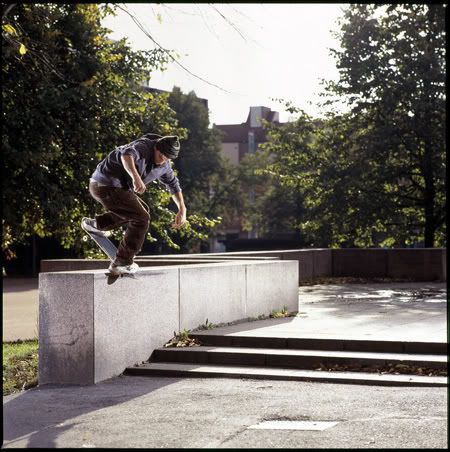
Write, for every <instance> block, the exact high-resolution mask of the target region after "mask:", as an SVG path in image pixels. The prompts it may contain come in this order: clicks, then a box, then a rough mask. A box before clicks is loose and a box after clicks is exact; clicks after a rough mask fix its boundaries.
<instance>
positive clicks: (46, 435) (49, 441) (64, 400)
mask: <svg viewBox="0 0 450 452" xmlns="http://www.w3.org/2000/svg"><path fill="white" fill-rule="evenodd" d="M130 378H132V379H133V382H135V381H136V382H137V380H136V379H140V380H141V381H145V383H144V384H130V381H129V379H130ZM179 380H180V379H179V378H149V377H126V376H123V375H121V376H119V377H115V378H112V379H110V380H106V381H104V382H100V383H97V384H96V385H92V386H75V385H64V386H59V385H45V386H43V387H37V388H33V389H29V390H28V391H25V392H22V393H20V394H14V395H11V396H7V398H8V400H6V401H5V397H4V399H3V400H4V401H3V447H5V446H6V447H17V446H15V444H14V443H15V442H17V441H18V440H22V441H23V440H25V439H26V438H27V437H28V442H27V445H26V447H27V448H34V447H36V448H42V447H48V448H56V447H58V446H57V442H56V440H57V438H58V436H60V435H61V434H62V433H64V432H66V431H69V430H70V429H71V428H73V427H74V426H76V425H77V421H76V420H75V419H76V418H77V417H78V416H81V415H83V414H86V413H90V412H93V411H99V416H101V410H102V409H103V408H107V407H114V406H119V405H121V404H125V403H126V402H129V401H131V400H133V399H136V398H138V397H140V396H143V395H145V394H148V393H150V392H153V391H157V390H159V389H161V388H163V387H164V386H167V385H170V384H173V383H176V382H177V381H179ZM71 420H72V422H70V421H71ZM87 442H89V441H87ZM5 443H6V444H5Z"/></svg>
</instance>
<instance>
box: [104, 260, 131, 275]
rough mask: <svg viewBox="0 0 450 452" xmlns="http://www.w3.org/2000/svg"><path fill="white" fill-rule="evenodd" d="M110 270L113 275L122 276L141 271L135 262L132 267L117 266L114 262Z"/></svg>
mask: <svg viewBox="0 0 450 452" xmlns="http://www.w3.org/2000/svg"><path fill="white" fill-rule="evenodd" d="M108 270H109V271H110V273H112V274H113V275H122V274H124V273H136V272H137V271H138V270H139V265H138V264H136V263H135V262H133V263H132V264H130V265H116V264H114V263H113V262H112V263H111V265H110V266H109V268H108Z"/></svg>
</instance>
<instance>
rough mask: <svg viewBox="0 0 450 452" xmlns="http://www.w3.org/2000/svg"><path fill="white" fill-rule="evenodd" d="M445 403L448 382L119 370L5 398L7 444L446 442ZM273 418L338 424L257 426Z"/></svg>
mask: <svg viewBox="0 0 450 452" xmlns="http://www.w3.org/2000/svg"><path fill="white" fill-rule="evenodd" d="M447 402H448V401H447V388H419V387H385V386H382V387H380V386H366V385H341V384H330V383H308V382H294V381H269V380H250V379H223V378H218V379H214V378H205V379H204V378H201V379H195V378H183V379H180V378H164V377H132V376H119V377H115V378H113V379H110V380H106V381H104V382H102V383H99V384H97V385H95V386H88V387H77V386H61V387H58V386H46V387H43V388H34V389H30V390H28V391H25V392H22V393H19V394H15V395H11V396H7V397H4V400H3V410H4V412H3V438H4V440H3V441H4V442H3V448H16V447H17V448H34V447H36V448H44V447H48V448H68V447H74V448H91V447H104V448H118V447H124V448H138V447H139V448H330V449H331V448H345V449H347V448H361V449H366V448H386V449H390V448H393V449H397V448H420V449H422V448H443V449H446V448H447V445H448V425H447V407H448V403H447ZM268 420H273V421H309V422H319V421H331V422H336V424H335V425H334V426H332V427H330V428H327V429H325V430H323V431H317V430H306V431H303V430H290V429H287V430H277V429H253V428H252V427H254V426H256V425H260V426H261V425H263V424H261V423H262V422H264V421H268ZM285 425H286V424H285ZM287 425H294V424H287Z"/></svg>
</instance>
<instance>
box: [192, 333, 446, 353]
mask: <svg viewBox="0 0 450 452" xmlns="http://www.w3.org/2000/svg"><path fill="white" fill-rule="evenodd" d="M189 336H190V337H192V338H195V339H198V340H199V341H200V342H201V344H202V345H214V346H224V347H263V348H281V349H307V350H342V351H344V350H345V351H366V352H380V353H419V354H433V355H446V356H447V353H448V344H447V343H445V342H410V341H409V342H408V341H380V340H365V339H334V338H326V339H318V338H285V337H268V336H262V337H255V336H245V335H239V334H228V335H223V334H214V333H212V332H193V333H190V334H189Z"/></svg>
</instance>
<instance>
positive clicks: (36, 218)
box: [2, 4, 195, 257]
mask: <svg viewBox="0 0 450 452" xmlns="http://www.w3.org/2000/svg"><path fill="white" fill-rule="evenodd" d="M112 13H113V10H112V9H111V8H110V7H109V6H105V5H96V4H16V5H15V6H14V7H13V8H8V11H7V14H6V15H4V16H3V23H2V31H3V33H2V37H3V46H2V73H3V90H2V107H3V122H2V145H3V157H4V167H3V178H2V181H3V206H4V209H3V211H4V217H3V220H2V223H3V230H4V234H3V241H2V250H3V251H4V253H5V254H6V256H7V257H11V256H12V250H13V246H14V244H15V243H21V242H22V243H23V242H26V241H27V239H28V238H29V237H31V236H33V235H35V234H37V235H38V236H40V237H55V238H57V239H58V240H60V242H61V243H62V244H63V245H64V246H66V247H74V248H75V249H77V250H79V252H83V251H84V252H85V255H89V254H90V255H94V254H97V255H98V250H97V249H96V247H95V246H94V245H92V244H91V243H90V242H83V241H82V240H81V238H82V236H83V232H82V231H81V229H80V221H81V218H82V217H83V216H90V215H92V214H93V213H94V209H96V208H98V206H97V205H96V203H95V201H94V200H93V199H92V198H91V197H90V195H89V192H88V183H89V177H90V175H91V174H92V172H93V171H94V169H95V166H96V164H97V163H98V161H99V160H101V159H102V158H103V157H104V156H105V155H106V154H107V153H108V152H110V151H111V150H113V149H114V148H115V147H116V146H117V145H119V144H125V143H127V142H130V141H132V140H133V139H135V138H136V137H138V136H140V135H141V134H142V133H145V132H155V133H159V134H177V135H179V136H180V137H181V138H183V137H184V136H185V130H184V129H182V128H180V127H179V126H178V121H177V119H176V117H175V113H174V112H173V110H172V109H171V108H170V107H169V105H168V103H167V100H166V99H165V98H160V97H157V96H153V95H151V94H149V93H146V92H144V91H143V90H142V88H141V86H142V84H143V81H144V80H146V79H148V77H149V74H151V73H152V72H153V71H155V70H162V69H163V68H164V66H165V64H166V62H167V60H168V57H167V52H162V51H161V50H153V51H139V52H135V51H132V50H131V49H130V47H129V46H128V45H127V43H126V41H125V40H120V41H115V42H114V41H111V40H110V39H108V37H107V34H108V32H109V30H107V29H105V28H103V27H102V26H101V19H102V18H103V17H104V16H105V15H107V14H112ZM150 195H152V202H151V205H152V209H153V216H152V219H153V220H154V222H153V224H152V225H151V232H150V235H151V236H152V237H157V238H160V239H161V240H162V241H163V242H164V243H167V244H168V245H170V246H175V247H176V244H174V243H173V241H172V240H171V234H170V233H169V232H168V229H169V227H170V222H171V220H172V215H171V212H170V211H169V210H168V209H167V206H168V204H169V202H170V196H168V194H167V193H165V192H163V191H161V190H156V187H151V188H150V189H149V190H148V192H147V194H146V197H147V198H146V199H147V200H148V199H149V196H150ZM184 233H185V234H188V235H189V234H195V230H194V229H193V228H189V227H188V228H186V230H185V231H184ZM152 234H153V235H152ZM174 234H176V233H175V232H174ZM94 250H95V252H94ZM86 253H88V254H86Z"/></svg>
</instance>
